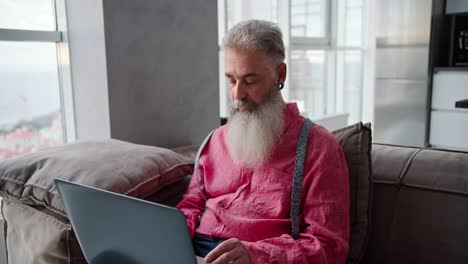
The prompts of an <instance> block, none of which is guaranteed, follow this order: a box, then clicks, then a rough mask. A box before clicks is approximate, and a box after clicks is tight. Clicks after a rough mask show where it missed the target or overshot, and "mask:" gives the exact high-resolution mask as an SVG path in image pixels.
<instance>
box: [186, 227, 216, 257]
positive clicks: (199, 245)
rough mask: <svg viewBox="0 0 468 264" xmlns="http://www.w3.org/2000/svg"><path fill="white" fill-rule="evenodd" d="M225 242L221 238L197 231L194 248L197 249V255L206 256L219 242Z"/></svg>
mask: <svg viewBox="0 0 468 264" xmlns="http://www.w3.org/2000/svg"><path fill="white" fill-rule="evenodd" d="M221 242H223V240H221V239H211V238H209V237H206V236H204V235H201V234H198V233H195V235H194V236H193V239H192V245H193V249H194V250H195V255H197V256H199V257H203V258H204V257H205V256H206V255H208V253H210V252H211V250H213V249H214V248H215V247H216V246H218V245H219V243H221Z"/></svg>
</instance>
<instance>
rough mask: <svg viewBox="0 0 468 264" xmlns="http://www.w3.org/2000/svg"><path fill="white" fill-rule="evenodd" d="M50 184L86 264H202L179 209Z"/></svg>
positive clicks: (72, 185)
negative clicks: (54, 186) (194, 249)
mask: <svg viewBox="0 0 468 264" xmlns="http://www.w3.org/2000/svg"><path fill="white" fill-rule="evenodd" d="M55 185H56V186H57V189H58V191H59V194H60V196H61V197H62V200H63V203H64V205H65V209H66V211H67V214H68V217H69V218H70V221H71V224H72V226H73V229H74V231H75V234H76V236H77V238H78V242H79V243H80V246H81V249H82V250H83V253H84V255H85V257H86V260H87V261H88V263H90V264H96V263H113V264H147V263H175V264H178V263H181V264H190V263H197V261H198V263H202V259H201V258H198V257H196V256H195V253H194V251H193V248H192V242H191V240H190V235H189V232H188V228H187V223H186V221H185V217H184V215H183V214H182V212H180V211H179V210H178V209H176V208H172V207H168V206H164V205H161V204H156V203H151V202H148V201H144V200H141V199H136V198H132V197H128V196H124V195H121V194H117V193H112V192H109V191H104V190H100V189H96V188H92V187H88V186H84V185H80V184H76V183H71V182H68V181H63V180H59V179H56V180H55Z"/></svg>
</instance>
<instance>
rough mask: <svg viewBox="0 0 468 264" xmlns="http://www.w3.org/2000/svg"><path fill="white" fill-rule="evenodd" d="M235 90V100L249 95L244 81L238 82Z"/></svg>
mask: <svg viewBox="0 0 468 264" xmlns="http://www.w3.org/2000/svg"><path fill="white" fill-rule="evenodd" d="M233 90H234V91H233V97H234V98H233V99H234V100H242V99H244V98H246V97H247V92H246V89H245V87H244V85H243V84H242V82H237V83H236V85H235V86H234V87H233Z"/></svg>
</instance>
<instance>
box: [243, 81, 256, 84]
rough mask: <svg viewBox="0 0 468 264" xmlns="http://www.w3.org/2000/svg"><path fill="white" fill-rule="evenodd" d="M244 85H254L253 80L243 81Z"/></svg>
mask: <svg viewBox="0 0 468 264" xmlns="http://www.w3.org/2000/svg"><path fill="white" fill-rule="evenodd" d="M245 83H246V84H247V85H250V84H254V83H255V80H245Z"/></svg>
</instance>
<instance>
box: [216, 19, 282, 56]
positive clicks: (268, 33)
mask: <svg viewBox="0 0 468 264" xmlns="http://www.w3.org/2000/svg"><path fill="white" fill-rule="evenodd" d="M223 42H224V43H223V44H224V48H225V49H226V48H232V49H239V50H248V51H251V50H263V51H264V52H265V53H266V54H267V55H268V57H269V58H270V59H271V61H272V62H273V63H274V64H276V65H279V64H280V63H282V62H284V57H285V56H284V43H283V34H282V33H281V29H280V27H279V26H278V24H276V23H273V22H270V21H265V20H257V19H251V20H245V21H241V22H239V23H237V24H236V25H235V26H234V27H232V28H231V29H230V30H229V31H228V33H227V34H226V36H225V37H224V41H223Z"/></svg>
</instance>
